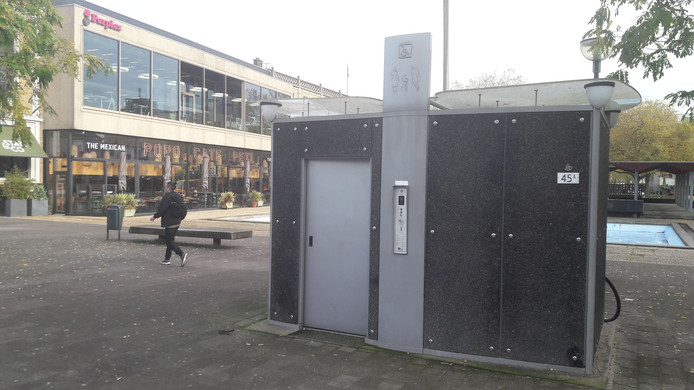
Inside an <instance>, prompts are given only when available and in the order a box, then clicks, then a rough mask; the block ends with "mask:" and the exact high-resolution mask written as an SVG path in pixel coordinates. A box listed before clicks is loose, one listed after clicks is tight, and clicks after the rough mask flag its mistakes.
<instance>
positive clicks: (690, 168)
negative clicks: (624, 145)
mask: <svg viewBox="0 0 694 390" xmlns="http://www.w3.org/2000/svg"><path fill="white" fill-rule="evenodd" d="M610 169H611V170H614V169H621V170H622V171H626V172H630V173H634V172H638V173H646V172H650V171H654V170H659V171H663V172H668V173H673V174H675V175H679V174H683V173H689V172H694V161H610Z"/></svg>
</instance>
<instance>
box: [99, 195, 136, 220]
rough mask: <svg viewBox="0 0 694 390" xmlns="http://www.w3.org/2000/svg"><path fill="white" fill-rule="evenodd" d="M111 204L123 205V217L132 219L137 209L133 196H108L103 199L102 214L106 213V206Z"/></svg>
mask: <svg viewBox="0 0 694 390" xmlns="http://www.w3.org/2000/svg"><path fill="white" fill-rule="evenodd" d="M112 204H120V205H123V209H124V214H125V216H126V217H132V216H134V215H135V210H136V209H137V198H135V194H128V193H120V194H114V195H109V196H107V197H106V198H104V203H103V204H102V208H103V210H104V212H106V209H107V208H108V206H110V205H112Z"/></svg>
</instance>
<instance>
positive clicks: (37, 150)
mask: <svg viewBox="0 0 694 390" xmlns="http://www.w3.org/2000/svg"><path fill="white" fill-rule="evenodd" d="M31 138H32V140H33V143H32V144H31V146H29V145H24V144H23V143H22V142H20V141H12V127H11V126H0V142H2V144H1V145H0V156H4V157H42V158H47V157H48V156H47V155H46V152H44V151H43V148H42V147H41V144H39V141H37V140H36V138H34V136H33V135H32V136H31Z"/></svg>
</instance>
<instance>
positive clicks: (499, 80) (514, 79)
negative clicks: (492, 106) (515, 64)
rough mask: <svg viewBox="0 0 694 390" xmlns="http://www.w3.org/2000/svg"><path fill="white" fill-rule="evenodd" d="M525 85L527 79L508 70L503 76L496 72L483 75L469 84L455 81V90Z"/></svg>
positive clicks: (469, 81) (470, 80) (472, 79)
mask: <svg viewBox="0 0 694 390" xmlns="http://www.w3.org/2000/svg"><path fill="white" fill-rule="evenodd" d="M523 83H525V77H523V76H519V75H517V74H516V71H515V70H514V69H506V70H505V71H504V72H503V73H501V74H498V73H497V71H496V70H495V71H494V73H482V74H481V75H478V76H477V77H473V78H471V79H469V80H468V82H467V84H463V83H460V82H458V81H454V82H453V89H464V88H490V87H503V86H507V85H518V84H523Z"/></svg>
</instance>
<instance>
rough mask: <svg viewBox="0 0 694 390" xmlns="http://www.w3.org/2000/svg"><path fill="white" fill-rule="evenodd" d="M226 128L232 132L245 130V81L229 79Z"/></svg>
mask: <svg viewBox="0 0 694 390" xmlns="http://www.w3.org/2000/svg"><path fill="white" fill-rule="evenodd" d="M226 79H227V92H226V93H227V96H226V105H227V107H226V109H227V117H226V127H227V129H232V130H243V115H242V111H243V110H242V107H243V105H242V104H241V103H242V101H243V81H241V80H238V79H235V78H233V77H227V78H226Z"/></svg>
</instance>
